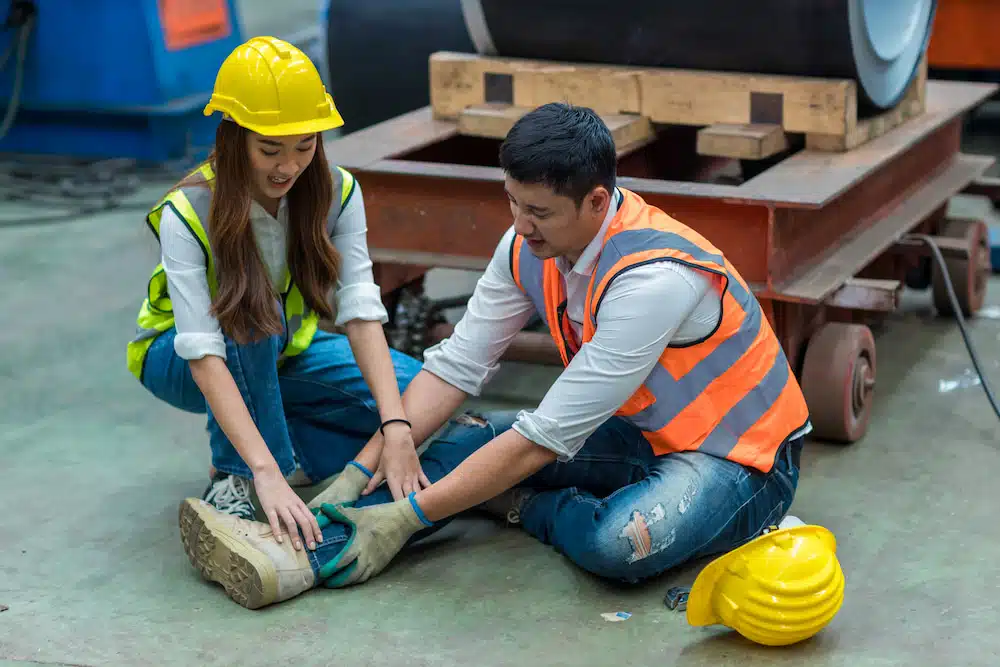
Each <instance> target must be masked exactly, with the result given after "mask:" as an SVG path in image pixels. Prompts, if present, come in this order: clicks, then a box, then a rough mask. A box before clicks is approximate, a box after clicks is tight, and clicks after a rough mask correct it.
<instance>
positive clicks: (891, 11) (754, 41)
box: [461, 0, 936, 109]
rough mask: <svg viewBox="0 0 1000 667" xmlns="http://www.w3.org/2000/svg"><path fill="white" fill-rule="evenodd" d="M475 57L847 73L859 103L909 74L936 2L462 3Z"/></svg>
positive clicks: (897, 92)
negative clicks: (856, 89)
mask: <svg viewBox="0 0 1000 667" xmlns="http://www.w3.org/2000/svg"><path fill="white" fill-rule="evenodd" d="M461 4H462V10H463V15H464V17H465V21H466V25H467V26H468V30H469V34H470V36H471V37H472V40H473V43H474V44H475V48H476V51H477V52H478V53H480V54H482V55H499V56H503V57H510V58H535V59H542V60H560V61H570V62H574V61H575V62H591V63H604V64H609V65H635V66H647V67H677V68H685V69H700V70H719V71H731V72H754V73H761V74H787V75H798V76H819V77H836V78H849V79H854V80H856V81H857V82H858V84H859V85H858V88H859V93H860V94H859V102H860V104H861V106H862V108H865V107H868V108H869V109H872V108H874V109H885V108H888V107H891V106H893V105H895V104H896V103H897V102H899V100H900V98H901V97H902V96H903V95H904V94H905V92H906V88H907V86H909V84H910V82H911V81H912V80H913V77H914V75H915V74H916V71H917V67H918V65H919V63H920V58H921V56H922V55H923V53H924V51H925V49H926V47H927V42H928V39H929V35H930V29H931V23H932V21H933V18H934V12H935V9H936V0H749V1H748V0H694V1H691V2H687V1H685V0H618V1H617V2H596V1H595V0H580V1H578V2H568V1H566V0H461Z"/></svg>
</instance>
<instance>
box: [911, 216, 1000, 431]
mask: <svg viewBox="0 0 1000 667" xmlns="http://www.w3.org/2000/svg"><path fill="white" fill-rule="evenodd" d="M903 238H904V240H906V239H913V240H915V241H920V242H922V243H923V244H924V245H926V246H927V247H928V248H930V251H931V256H933V257H934V261H935V262H937V265H938V268H939V269H940V270H941V277H942V278H944V284H945V288H946V289H947V291H948V300H949V301H951V309H952V311H953V312H954V313H955V320H956V321H957V322H958V330H959V331H961V332H962V340H964V341H965V347H966V349H967V350H968V351H969V357H970V358H971V359H972V366H973V367H974V368H975V369H976V374H977V375H978V376H979V381H980V383H981V384H982V386H983V391H984V392H986V399H987V400H988V401H989V402H990V405H991V406H992V407H993V412H994V414H996V416H997V419H1000V407H998V406H997V399H996V396H994V394H993V389H992V388H991V387H990V383H989V380H987V379H986V374H985V373H984V372H983V368H982V366H981V365H980V363H979V355H978V354H977V353H976V346H975V345H973V343H972V339H971V337H970V336H969V331H968V329H966V327H965V316H964V315H962V308H961V306H960V304H959V303H958V295H957V294H955V287H954V285H952V283H951V275H950V274H949V273H948V265H947V264H946V263H945V261H944V255H943V254H941V249H940V248H938V246H937V244H936V243H935V242H934V239H933V238H932V237H930V236H928V235H926V234H907V235H906V236H904V237H903ZM969 261H972V258H970V260H969Z"/></svg>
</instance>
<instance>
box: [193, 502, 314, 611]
mask: <svg viewBox="0 0 1000 667" xmlns="http://www.w3.org/2000/svg"><path fill="white" fill-rule="evenodd" d="M179 522H180V531H181V543H182V544H183V545H184V553H186V554H187V557H188V559H189V560H190V561H191V564H192V565H193V566H194V567H195V569H197V570H198V571H199V572H201V574H202V576H203V577H205V578H206V579H208V580H209V581H214V582H216V583H218V584H221V585H222V587H223V588H225V589H226V594H227V595H229V597H230V598H232V599H233V600H234V601H235V602H237V603H238V604H241V605H243V606H244V607H246V608H247V609H259V608H260V607H264V606H267V605H269V604H273V603H275V602H281V601H283V600H287V599H289V598H293V597H295V596H296V595H299V594H300V593H302V592H304V591H307V590H309V589H310V588H312V587H313V584H314V583H315V581H316V577H315V574H314V573H313V569H312V566H311V565H310V564H309V556H308V555H307V554H306V551H305V550H302V551H296V550H295V547H293V546H292V541H291V540H290V539H288V536H287V535H285V536H284V540H283V542H282V543H281V544H278V542H276V541H275V539H274V534H273V533H272V532H271V526H270V525H269V524H266V523H261V522H259V521H248V520H246V519H241V518H240V517H238V516H235V515H232V514H224V513H223V512H220V511H219V510H217V509H216V508H215V507H213V506H212V505H210V504H208V503H207V502H205V501H204V500H199V499H198V498H188V499H186V500H185V501H183V502H182V503H181V505H180V510H179Z"/></svg>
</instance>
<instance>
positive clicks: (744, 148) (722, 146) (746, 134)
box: [697, 123, 788, 160]
mask: <svg viewBox="0 0 1000 667" xmlns="http://www.w3.org/2000/svg"><path fill="white" fill-rule="evenodd" d="M787 148H788V135H786V134H785V131H784V130H782V129H781V126H780V125H771V124H765V123H756V124H748V125H729V124H724V123H720V124H717V125H709V126H708V127H703V128H702V129H700V130H698V148H697V150H698V154H699V155H712V156H715V157H730V158H736V159H744V160H761V159H764V158H767V157H771V156H772V155H777V154H778V153H780V152H781V151H783V150H787Z"/></svg>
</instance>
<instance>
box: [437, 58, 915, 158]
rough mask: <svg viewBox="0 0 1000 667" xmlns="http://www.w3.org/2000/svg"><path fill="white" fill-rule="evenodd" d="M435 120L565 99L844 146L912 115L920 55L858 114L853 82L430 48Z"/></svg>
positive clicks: (823, 146) (606, 111)
mask: <svg viewBox="0 0 1000 667" xmlns="http://www.w3.org/2000/svg"><path fill="white" fill-rule="evenodd" d="M429 66H430V84H431V90H430V98H431V108H432V109H433V113H434V117H435V118H439V119H450V120H454V119H457V118H458V117H459V115H460V114H461V113H462V111H463V110H464V109H466V108H468V107H472V106H480V105H483V104H502V105H507V106H513V107H523V108H527V109H532V108H535V107H538V106H541V105H543V104H547V103H549V102H567V103H570V104H576V105H580V106H587V107H590V108H592V109H594V110H595V111H596V112H597V113H599V114H601V115H615V114H636V115H640V116H645V117H646V118H648V119H649V121H650V122H652V123H654V124H668V125H669V124H673V125H694V126H709V125H720V124H725V125H761V124H764V125H777V126H780V127H781V128H782V129H783V130H784V132H786V133H793V134H806V135H807V142H806V145H807V147H808V148H812V149H816V150H823V151H843V150H848V149H850V148H853V147H855V146H858V145H860V144H862V143H864V142H865V141H868V140H870V139H872V138H874V137H876V136H879V135H881V134H884V133H885V132H887V131H889V130H890V129H892V128H894V127H896V126H898V125H900V124H901V123H903V122H904V121H906V120H907V119H908V118H911V117H913V116H915V115H917V114H920V113H922V112H923V110H924V106H925V99H924V98H925V92H924V91H925V86H926V80H927V75H926V58H925V59H924V60H923V61H922V63H921V69H920V73H919V75H918V77H916V80H915V81H914V82H913V84H912V85H911V88H910V91H909V92H908V94H907V96H906V97H905V98H904V100H903V102H901V103H900V104H899V105H898V106H897V107H896V108H895V109H892V110H891V111H888V112H886V113H884V114H881V115H880V116H877V117H875V118H871V119H865V120H863V121H860V122H859V120H858V101H857V100H858V89H857V85H858V84H857V82H855V81H853V80H850V79H825V78H819V77H797V76H772V75H760V74H742V73H734V72H710V71H698V70H680V69H667V68H655V67H647V68H636V67H619V66H611V65H592V64H574V63H560V62H549V61H541V60H528V59H518V58H494V57H488V56H480V55H477V54H470V53H451V52H438V53H434V54H432V55H431V57H430V62H429Z"/></svg>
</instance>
